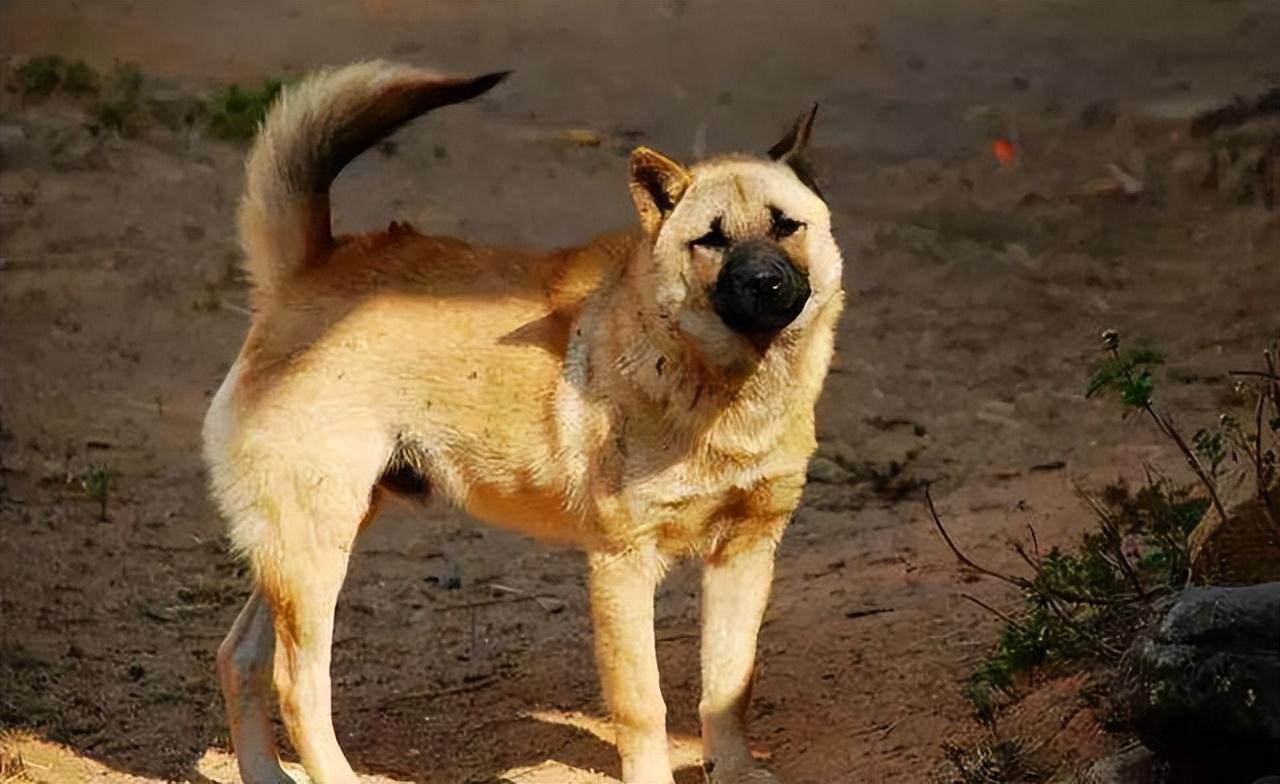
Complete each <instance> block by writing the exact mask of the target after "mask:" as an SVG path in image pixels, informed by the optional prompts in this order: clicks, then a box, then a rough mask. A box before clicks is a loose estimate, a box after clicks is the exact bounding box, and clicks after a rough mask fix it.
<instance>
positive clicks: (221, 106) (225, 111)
mask: <svg viewBox="0 0 1280 784" xmlns="http://www.w3.org/2000/svg"><path fill="white" fill-rule="evenodd" d="M283 86H284V83H283V82H281V81H280V80H279V79H265V80H263V82H262V86H261V87H260V88H258V89H256V90H255V89H252V88H243V87H241V86H240V85H238V84H233V85H231V86H229V87H227V88H226V89H224V90H222V91H221V92H219V93H218V94H216V95H215V96H214V97H213V98H212V99H211V100H210V101H209V129H210V131H211V132H212V133H213V135H214V136H216V137H218V138H220V139H226V140H227V141H236V142H245V141H249V140H250V139H252V138H253V137H254V135H255V134H257V132H258V126H260V125H261V124H262V121H263V120H264V119H265V118H266V116H267V111H268V110H269V109H270V108H271V104H272V103H274V102H275V99H276V97H277V96H279V94H280V90H281V89H282V88H283Z"/></svg>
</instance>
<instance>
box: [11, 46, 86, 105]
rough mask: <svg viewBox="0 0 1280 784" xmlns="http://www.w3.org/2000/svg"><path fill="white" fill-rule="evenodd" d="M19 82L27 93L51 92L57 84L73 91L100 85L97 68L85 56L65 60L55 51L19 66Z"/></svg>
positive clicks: (80, 93) (48, 93)
mask: <svg viewBox="0 0 1280 784" xmlns="http://www.w3.org/2000/svg"><path fill="white" fill-rule="evenodd" d="M17 74H18V83H19V84H20V85H21V86H22V91H23V93H24V94H26V95H37V96H45V95H50V94H52V93H53V92H54V91H56V90H57V89H58V88H62V89H63V90H66V91H67V92H68V93H71V94H72V95H89V94H92V93H93V92H95V91H96V90H97V89H98V72H97V71H95V70H93V68H92V67H90V66H89V64H88V63H86V62H85V61H84V60H70V61H68V60H64V59H63V58H61V57H59V56H58V55H56V54H45V55H40V56H38V57H32V58H31V59H30V60H27V61H26V62H25V63H23V64H22V65H20V66H18V69H17Z"/></svg>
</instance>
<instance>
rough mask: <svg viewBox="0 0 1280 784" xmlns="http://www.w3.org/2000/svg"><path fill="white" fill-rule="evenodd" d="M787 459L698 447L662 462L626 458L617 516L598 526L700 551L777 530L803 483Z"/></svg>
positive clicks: (663, 546)
mask: <svg viewBox="0 0 1280 784" xmlns="http://www.w3.org/2000/svg"><path fill="white" fill-rule="evenodd" d="M787 457H788V456H787V455H784V454H781V453H778V452H769V453H765V454H760V455H754V456H744V455H737V456H735V459H727V458H726V457H725V456H724V455H718V454H714V453H699V454H696V455H694V456H691V457H686V458H685V459H683V460H679V461H672V462H670V463H668V464H666V465H662V464H661V461H657V463H656V465H655V462H654V461H644V462H641V463H632V469H633V470H632V471H628V472H626V474H627V476H626V479H625V480H624V481H623V483H622V485H621V488H620V490H621V492H620V500H621V502H622V503H621V507H622V508H621V509H620V510H619V511H623V512H624V514H621V515H617V517H618V519H617V520H614V521H609V520H606V521H603V524H604V525H605V526H606V527H609V526H611V525H615V526H623V527H625V530H623V531H613V532H611V533H614V534H623V535H625V536H629V537H635V538H638V539H643V538H652V539H653V540H654V541H655V542H656V544H657V545H658V547H659V548H660V549H662V550H664V551H667V552H671V553H689V552H692V553H707V552H710V551H712V550H713V549H714V548H715V547H716V545H717V543H719V542H722V541H725V540H727V539H731V538H734V537H736V536H741V535H746V534H750V533H752V532H755V531H759V530H766V529H767V530H774V529H775V528H777V530H780V529H781V526H782V525H783V524H785V521H786V518H787V517H788V516H789V515H790V513H791V511H792V510H793V509H794V508H795V505H796V503H797V502H798V500H799V492H800V488H801V487H802V485H803V469H801V470H799V471H797V470H795V466H794V465H792V463H794V462H795V461H793V460H789V459H787ZM802 462H803V461H801V463H802Z"/></svg>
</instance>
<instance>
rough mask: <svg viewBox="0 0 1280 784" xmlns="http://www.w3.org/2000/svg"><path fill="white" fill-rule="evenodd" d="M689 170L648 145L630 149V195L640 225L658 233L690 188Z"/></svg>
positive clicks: (649, 231) (650, 232) (648, 230)
mask: <svg viewBox="0 0 1280 784" xmlns="http://www.w3.org/2000/svg"><path fill="white" fill-rule="evenodd" d="M690 179H691V178H690V176H689V172H688V170H686V169H685V168H684V167H683V166H681V165H680V164H678V163H676V162H675V161H673V160H671V159H670V158H668V157H667V156H665V155H663V154H662V153H659V152H655V151H653V150H651V149H649V148H648V147H637V148H636V149H634V150H632V152H631V183H630V186H631V198H632V199H634V200H635V203H636V211H637V212H639V213H640V225H641V226H643V227H644V230H645V232H646V233H648V234H656V233H657V231H658V227H660V226H661V225H662V221H664V220H666V217H667V216H668V215H670V214H671V211H672V210H674V209H675V208H676V204H677V203H678V202H679V201H680V197H681V196H683V195H684V192H685V190H686V189H687V188H688V187H689V182H690Z"/></svg>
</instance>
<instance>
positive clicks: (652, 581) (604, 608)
mask: <svg viewBox="0 0 1280 784" xmlns="http://www.w3.org/2000/svg"><path fill="white" fill-rule="evenodd" d="M589 566H590V571H591V577H590V591H591V615H592V621H593V623H594V626H595V643H596V646H595V647H596V663H597V667H598V669H599V670H600V683H601V686H602V687H603V690H604V698H605V702H607V703H608V704H609V711H610V713H611V714H612V716H613V724H614V729H615V732H616V733H617V744H618V753H619V754H620V755H621V756H622V780H623V781H624V782H626V784H671V781H672V779H671V760H670V756H669V754H668V750H667V708H666V705H665V704H663V702H662V691H661V689H660V687H659V684H658V655H657V650H656V647H655V642H654V634H653V596H654V590H655V588H656V586H657V583H658V579H659V577H660V576H661V572H662V566H661V560H660V558H659V557H658V554H657V553H656V552H654V551H653V550H652V549H645V550H634V549H633V550H627V551H625V552H622V553H612V554H611V553H593V554H592V555H590V556H589Z"/></svg>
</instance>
